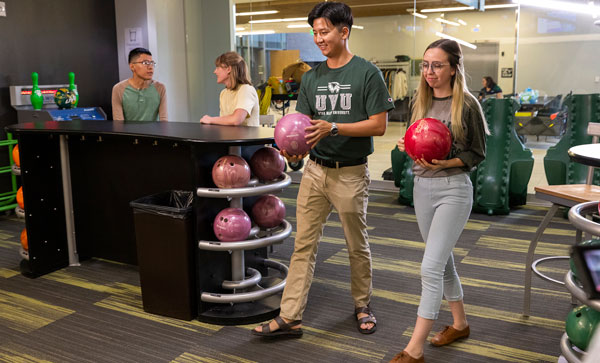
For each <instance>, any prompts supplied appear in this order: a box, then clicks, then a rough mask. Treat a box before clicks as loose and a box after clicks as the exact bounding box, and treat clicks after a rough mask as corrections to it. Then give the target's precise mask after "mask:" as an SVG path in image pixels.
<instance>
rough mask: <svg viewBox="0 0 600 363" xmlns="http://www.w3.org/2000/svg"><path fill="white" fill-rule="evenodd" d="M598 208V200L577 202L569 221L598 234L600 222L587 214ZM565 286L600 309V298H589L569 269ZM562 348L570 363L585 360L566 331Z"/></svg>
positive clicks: (589, 304)
mask: <svg viewBox="0 0 600 363" xmlns="http://www.w3.org/2000/svg"><path fill="white" fill-rule="evenodd" d="M598 208H600V203H598V202H585V203H580V204H577V205H575V206H573V207H572V208H571V209H570V210H569V221H570V222H571V224H572V225H573V226H574V227H575V228H577V229H578V230H580V231H583V232H586V233H590V234H591V235H598V233H600V224H599V223H597V222H594V221H593V220H590V219H588V218H587V216H589V215H591V214H593V213H595V212H596V211H597V210H598ZM565 286H566V288H567V290H569V292H570V293H571V294H572V295H573V297H575V299H577V300H579V301H580V302H581V303H582V304H583V305H587V306H589V307H590V308H592V309H594V310H597V311H600V300H592V299H589V298H588V296H587V294H586V292H585V291H584V290H583V288H582V287H581V284H580V283H579V282H578V281H577V279H576V278H575V276H574V275H573V272H572V271H570V270H569V271H567V273H566V275H565ZM560 350H561V353H562V354H563V356H564V357H565V359H566V360H567V361H568V362H569V363H580V362H582V361H583V360H584V358H585V355H586V353H583V354H582V353H581V351H577V350H575V349H574V347H573V344H572V342H571V341H570V340H569V336H568V335H567V333H566V332H565V333H564V334H563V335H562V337H561V339H560Z"/></svg>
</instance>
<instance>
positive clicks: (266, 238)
mask: <svg viewBox="0 0 600 363" xmlns="http://www.w3.org/2000/svg"><path fill="white" fill-rule="evenodd" d="M229 153H230V154H232V155H239V154H240V152H239V148H238V147H235V146H234V147H230V150H229ZM291 181H292V180H291V178H290V176H289V175H287V174H285V173H283V174H282V175H281V176H280V177H279V178H277V179H275V180H273V181H271V182H267V183H261V182H259V181H258V179H256V178H252V179H251V180H250V182H249V183H248V186H246V187H242V188H197V190H196V195H197V196H198V197H200V198H225V199H227V200H228V201H229V203H230V207H234V208H242V207H243V198H244V197H252V196H259V195H263V194H268V193H274V192H277V191H280V190H282V189H283V188H285V187H287V186H289V185H290V184H291ZM291 233H292V226H291V224H290V223H289V222H288V221H286V220H285V219H284V220H283V222H282V223H281V224H280V225H279V226H277V227H274V228H269V229H261V228H260V227H258V226H253V227H252V229H251V231H250V235H249V236H248V239H247V240H244V241H237V242H222V241H217V240H215V241H208V240H199V241H198V248H199V249H200V250H204V251H213V252H229V253H230V254H231V280H223V281H222V283H221V286H220V287H221V289H223V290H225V291H231V292H230V293H222V292H211V291H201V292H200V296H199V297H200V301H201V303H202V304H204V303H206V304H214V305H211V307H210V308H209V309H206V310H204V311H200V312H199V315H198V320H200V321H204V322H208V323H216V324H223V325H237V324H241V323H246V324H250V323H257V322H261V321H264V320H267V319H271V318H273V317H275V316H277V315H278V314H279V304H280V301H281V298H280V296H279V294H280V293H281V292H282V291H283V289H284V287H285V284H286V278H287V273H288V268H287V266H285V265H284V264H282V263H280V262H277V261H273V260H269V259H268V258H264V259H262V260H261V262H260V263H259V264H260V267H261V268H262V269H263V272H264V271H267V272H268V271H269V269H272V270H277V271H278V272H279V274H278V276H275V275H274V274H273V275H271V274H264V273H261V272H260V271H259V270H258V269H256V268H252V267H246V266H245V260H246V258H245V253H246V252H250V251H253V250H256V249H258V248H263V247H267V246H272V245H274V244H279V243H282V242H283V241H284V240H285V239H286V238H288V237H289V236H290V235H291ZM255 267H257V266H255Z"/></svg>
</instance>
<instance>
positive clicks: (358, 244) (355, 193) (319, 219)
mask: <svg viewBox="0 0 600 363" xmlns="http://www.w3.org/2000/svg"><path fill="white" fill-rule="evenodd" d="M370 182H371V180H370V178H369V169H368V167H367V164H362V165H356V166H347V167H343V168H339V169H336V168H327V167H324V166H321V165H318V164H316V163H315V162H314V161H312V160H308V162H307V164H306V166H305V167H304V175H303V176H302V181H301V182H300V190H299V191H298V199H297V203H296V204H297V208H296V220H297V228H296V240H295V242H294V253H293V255H292V258H291V261H290V268H289V272H288V277H287V283H286V286H285V289H284V290H283V297H282V299H281V313H280V315H281V316H282V317H284V318H286V319H291V320H302V313H303V312H304V309H305V308H306V300H307V297H308V290H309V289H310V285H311V283H312V279H313V275H314V271H315V260H316V256H317V246H318V244H319V241H320V240H321V237H322V236H323V227H324V224H325V222H326V221H327V218H328V217H329V214H330V213H331V210H332V208H335V209H336V210H337V212H338V214H339V217H340V221H341V222H342V227H343V229H344V236H345V238H346V246H347V247H348V255H349V257H350V280H351V291H352V298H353V299H354V305H355V307H362V306H366V305H367V304H369V301H370V298H371V290H372V282H371V250H370V249H369V242H368V235H367V203H368V196H369V195H368V186H369V184H370Z"/></svg>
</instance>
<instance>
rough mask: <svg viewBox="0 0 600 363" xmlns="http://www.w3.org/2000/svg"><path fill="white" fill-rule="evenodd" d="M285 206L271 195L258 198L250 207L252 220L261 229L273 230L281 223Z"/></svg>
mask: <svg viewBox="0 0 600 363" xmlns="http://www.w3.org/2000/svg"><path fill="white" fill-rule="evenodd" d="M284 218H285V205H284V204H283V202H282V201H281V199H279V198H277V197H276V196H274V195H273V194H266V195H263V196H262V197H260V198H258V200H257V201H256V202H255V203H254V205H253V206H252V220H254V222H255V223H256V224H258V225H259V226H260V227H262V228H273V227H277V226H278V225H280V224H281V222H283V219H284Z"/></svg>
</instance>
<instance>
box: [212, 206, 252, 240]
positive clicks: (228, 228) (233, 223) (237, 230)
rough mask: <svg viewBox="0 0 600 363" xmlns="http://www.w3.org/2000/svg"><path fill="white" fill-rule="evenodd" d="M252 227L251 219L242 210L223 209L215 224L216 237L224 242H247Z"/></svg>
mask: <svg viewBox="0 0 600 363" xmlns="http://www.w3.org/2000/svg"><path fill="white" fill-rule="evenodd" d="M251 227H252V222H251V221H250V217H248V215H247V214H246V212H244V211H243V210H242V209H240V208H225V209H223V210H222V211H220V212H219V214H217V216H216V217H215V221H214V223H213V231H214V232H215V236H217V239H219V241H223V242H237V241H245V240H246V239H247V238H248V235H249V234H250V228H251Z"/></svg>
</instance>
